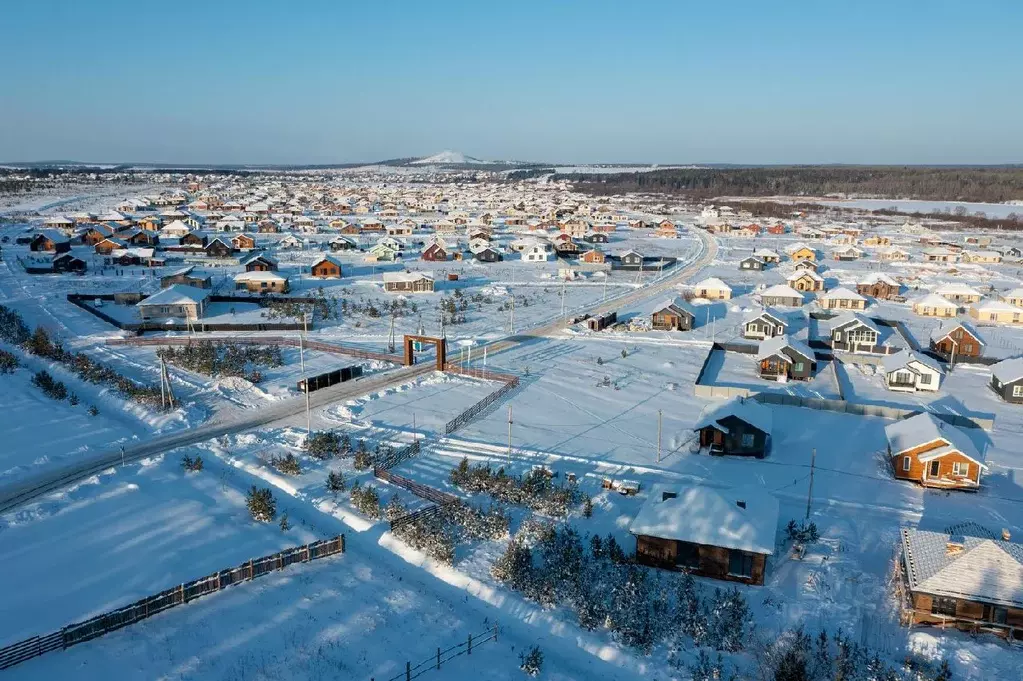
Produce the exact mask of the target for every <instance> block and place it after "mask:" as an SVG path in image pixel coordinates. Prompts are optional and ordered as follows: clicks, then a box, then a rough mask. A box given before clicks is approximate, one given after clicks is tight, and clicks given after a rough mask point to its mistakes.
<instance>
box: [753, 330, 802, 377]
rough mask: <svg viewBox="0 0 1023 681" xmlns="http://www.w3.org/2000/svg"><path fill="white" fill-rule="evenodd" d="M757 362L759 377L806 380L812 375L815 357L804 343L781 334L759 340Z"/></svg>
mask: <svg viewBox="0 0 1023 681" xmlns="http://www.w3.org/2000/svg"><path fill="white" fill-rule="evenodd" d="M757 364H758V369H759V374H760V378H764V379H767V380H769V381H785V380H796V381H806V380H809V379H810V378H812V377H813V374H814V370H815V369H816V367H817V357H816V355H814V353H813V350H811V349H810V348H808V347H807V346H806V344H804V343H801V342H800V341H797V340H794V339H792V338H790V337H789V336H788V335H786V334H782V335H781V336H773V337H771V338H766V339H764V340H762V341H760V347H759V348H758V349H757Z"/></svg>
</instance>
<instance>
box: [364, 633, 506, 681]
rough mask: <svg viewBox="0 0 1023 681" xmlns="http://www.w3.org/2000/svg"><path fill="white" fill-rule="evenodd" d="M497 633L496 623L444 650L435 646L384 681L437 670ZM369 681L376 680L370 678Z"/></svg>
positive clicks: (417, 675) (408, 679) (470, 651)
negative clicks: (423, 657) (427, 655)
mask: <svg viewBox="0 0 1023 681" xmlns="http://www.w3.org/2000/svg"><path fill="white" fill-rule="evenodd" d="M497 634H498V626H497V625H496V624H495V625H494V626H492V627H490V628H489V629H487V630H486V631H484V632H483V633H481V634H476V635H475V636H474V635H473V634H469V636H468V638H467V639H466V640H465V641H462V642H461V643H457V644H455V645H453V646H451V647H450V648H447V649H445V650H441V649H440V648H437V652H436V653H435V654H433V655H431V656H430V657H428V658H426V659H425V660H423V661H421V662H419V663H418V664H415V665H413V664H412V663H411V662H406V663H405V671H403V672H400V673H398V674H396V675H394V676H392V677H391V678H389V679H385V680H384V681H402V680H404V681H412V679H415V678H418V677H419V676H421V675H423V674H425V673H426V672H428V671H438V670H440V666H441V665H442V664H444V663H445V662H450V661H451V660H453V659H455V658H456V657H461V656H462V655H472V650H473V648H478V647H479V646H481V645H483V644H484V643H487V642H489V641H496V640H497ZM370 681H376V680H375V679H372V678H371V679H370Z"/></svg>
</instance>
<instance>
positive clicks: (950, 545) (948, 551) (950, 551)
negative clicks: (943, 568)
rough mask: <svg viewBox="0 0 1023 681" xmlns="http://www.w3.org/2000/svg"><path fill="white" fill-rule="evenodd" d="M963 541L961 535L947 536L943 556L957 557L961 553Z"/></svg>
mask: <svg viewBox="0 0 1023 681" xmlns="http://www.w3.org/2000/svg"><path fill="white" fill-rule="evenodd" d="M965 541H966V540H965V538H964V537H962V536H961V535H958V534H953V535H949V538H948V540H947V541H946V542H945V555H946V556H958V555H959V554H960V553H962V552H963V544H964V542H965Z"/></svg>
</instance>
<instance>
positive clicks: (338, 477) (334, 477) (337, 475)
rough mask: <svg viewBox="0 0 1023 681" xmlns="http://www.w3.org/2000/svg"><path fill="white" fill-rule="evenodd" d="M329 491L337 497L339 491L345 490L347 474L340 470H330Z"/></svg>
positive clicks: (328, 477) (328, 474)
mask: <svg viewBox="0 0 1023 681" xmlns="http://www.w3.org/2000/svg"><path fill="white" fill-rule="evenodd" d="M327 491H328V492H330V493H331V494H333V495H334V496H335V497H336V496H337V494H338V492H344V491H345V476H344V475H342V474H341V472H340V471H330V472H328V473H327Z"/></svg>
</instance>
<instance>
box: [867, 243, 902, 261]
mask: <svg viewBox="0 0 1023 681" xmlns="http://www.w3.org/2000/svg"><path fill="white" fill-rule="evenodd" d="M874 257H875V258H877V259H878V260H882V261H885V262H906V261H907V260H909V251H907V250H906V249H904V248H899V247H898V246H892V247H891V248H882V249H880V250H879V251H877V252H876V253H875V254H874Z"/></svg>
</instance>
